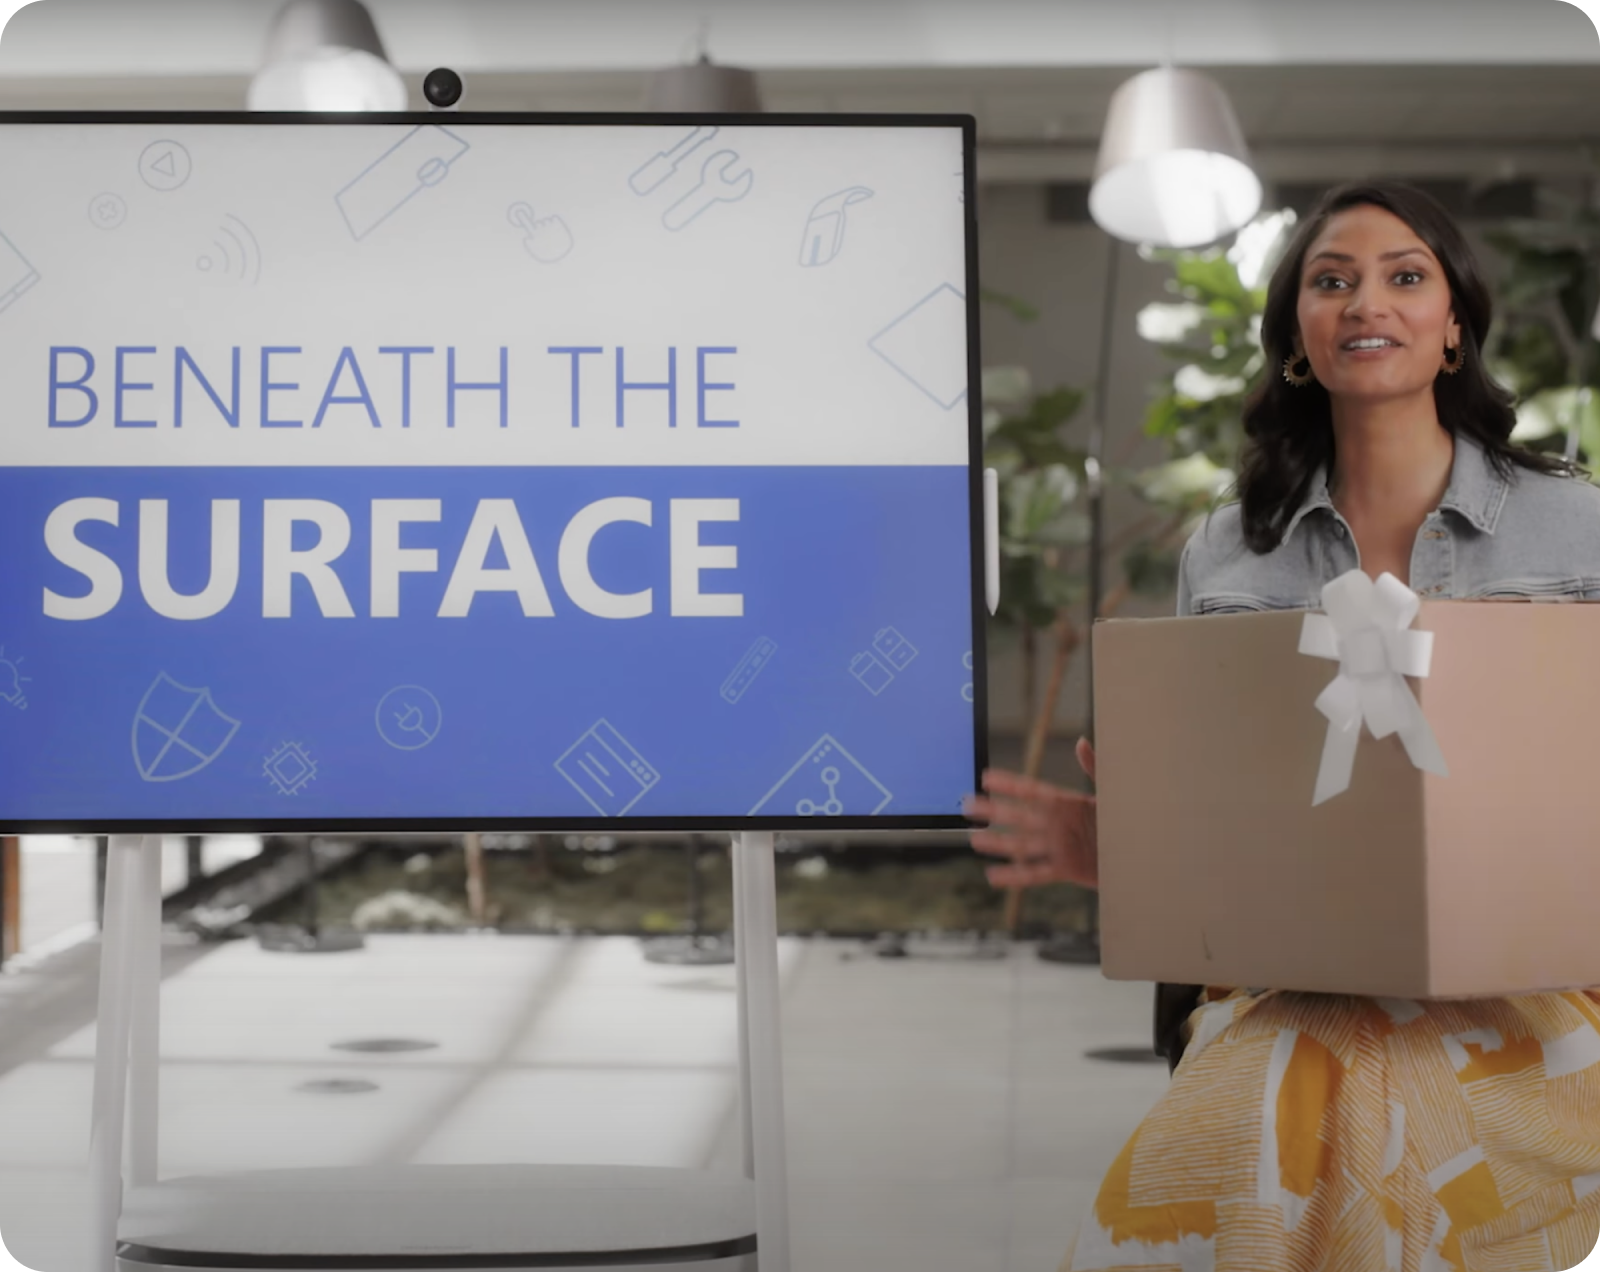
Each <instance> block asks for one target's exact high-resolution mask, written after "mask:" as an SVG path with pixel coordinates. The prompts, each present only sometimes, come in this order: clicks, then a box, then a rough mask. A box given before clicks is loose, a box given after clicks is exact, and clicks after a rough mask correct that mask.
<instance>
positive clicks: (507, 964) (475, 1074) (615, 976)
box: [0, 936, 1167, 1272]
mask: <svg viewBox="0 0 1600 1272" xmlns="http://www.w3.org/2000/svg"><path fill="white" fill-rule="evenodd" d="M87 953H88V952H87V951H79V957H80V962H82V960H83V957H84V956H85V955H86V954H87ZM169 954H170V955H172V956H173V963H174V967H175V968H177V970H174V971H172V972H171V973H170V974H169V975H168V977H167V979H166V980H165V982H164V984H163V990H162V1044H161V1050H162V1060H163V1063H162V1123H161V1124H162V1143H161V1167H162V1174H163V1176H164V1177H166V1176H173V1175H180V1174H207V1173H213V1172H223V1171H229V1170H237V1169H251V1168H265V1167H275V1166H311V1165H339V1164H355V1163H383V1162H426V1163H452V1162H510V1161H522V1162H567V1163H584V1162H610V1163H616V1164H641V1165H677V1166H688V1167H697V1168H708V1169H715V1170H727V1171H736V1170H737V1169H738V1160H739V1134H738V1127H737V1122H736V1120H735V1117H734V1106H735V1069H734V1055H735V1050H734V1048H735V1030H734V995H733V969H732V968H729V967H711V968H685V967H670V966H662V965H658V964H653V963H649V962H647V961H646V960H645V959H644V958H643V956H642V952H641V947H640V945H639V943H638V942H636V941H632V940H628V939H622V938H604V939H588V940H563V939H557V938H537V937H494V936H481V937H471V936H435V937H429V936H410V937H405V936H396V937H380V938H373V939H371V940H370V941H369V942H368V944H367V947H366V948H365V949H364V950H360V951H357V952H353V953H344V954H327V955H298V954H274V953H267V952H263V951H262V950H261V949H260V948H259V947H258V946H256V945H255V944H254V943H252V942H236V943H232V944H228V945H223V946H219V947H216V948H214V949H212V950H210V951H209V952H205V953H203V954H202V955H201V956H200V957H198V958H196V957H195V952H194V951H169ZM57 961H58V962H59V961H60V960H57ZM179 963H182V964H183V965H182V966H181V967H178V966H177V965H178V964H179ZM50 966H51V965H50V963H48V962H47V963H46V964H44V965H43V966H41V967H39V968H37V969H33V970H29V971H24V972H23V973H21V975H20V979H22V980H26V979H27V978H29V977H32V978H38V979H43V978H48V977H49V976H50V975H52V972H51V971H50ZM781 967H782V975H783V981H784V986H785V988H784V1001H783V1030H784V1066H785V1087H786V1107H787V1134H788V1163H789V1172H790V1205H791V1228H792V1247H793V1255H794V1268H795V1272H863V1270H867V1269H871V1270H872V1272H899V1270H900V1269H905V1270H907V1272H910V1270H911V1269H916V1272H945V1270H948V1272H1054V1269H1055V1268H1056V1266H1057V1264H1058V1263H1059V1261H1060V1259H1061V1257H1062V1255H1063V1253H1064V1252H1065V1250H1066V1248H1067V1246H1068V1244H1069V1242H1070V1239H1071V1234H1072V1232H1073V1230H1074V1228H1075V1226H1076V1223H1077V1219H1078V1216H1079V1215H1080V1214H1081V1212H1082V1210H1083V1208H1084V1207H1085V1206H1086V1205H1087V1204H1088V1202H1089V1200H1090V1199H1091V1197H1092V1195H1093V1191H1094V1188H1095V1186H1096V1184H1097V1182H1098V1179H1099V1177H1100V1175H1101V1173H1102V1172H1103V1171H1104V1169H1105V1168H1106V1166H1107V1165H1108V1164H1109V1163H1110V1160H1111V1158H1112V1157H1113V1156H1114V1155H1115V1154H1116V1152H1117V1151H1118V1149H1119V1148H1120V1147H1121V1145H1122V1143H1123V1141H1124V1140H1125V1139H1126V1137H1127V1135H1128V1134H1129V1133H1130V1132H1131V1131H1132V1130H1133V1128H1134V1126H1135V1125H1136V1124H1137V1122H1138V1121H1139V1119H1140V1117H1142V1116H1143V1114H1144V1113H1145V1111H1146V1110H1147V1109H1148V1108H1149V1107H1150V1105H1151V1104H1152V1103H1153V1102H1154V1101H1155V1100H1156V1099H1157V1098H1158V1097H1159V1096H1160V1095H1161V1093H1162V1091H1163V1090H1164V1089H1165V1088H1166V1085H1167V1075H1166V1068H1165V1066H1164V1065H1161V1064H1142V1065H1124V1064H1113V1063H1107V1062H1105V1061H1097V1060H1093V1059H1087V1058H1085V1057H1084V1054H1083V1053H1084V1052H1085V1051H1086V1050H1089V1049H1091V1048H1096V1047H1115V1046H1129V1047H1145V1046H1147V1045H1148V1035H1149V1012H1150V996H1149V995H1150V989H1149V986H1147V985H1143V984H1114V983H1111V982H1108V981H1106V980H1104V979H1103V978H1102V977H1101V976H1100V973H1099V971H1098V969H1094V968H1077V967H1064V966H1060V965H1056V964H1049V963H1044V962H1041V961H1040V960H1039V959H1038V958H1037V957H1036V956H1035V952H1034V950H1033V949H1032V948H1031V947H1028V946H1018V947H1014V948H1013V949H1011V950H1010V951H1009V956H1008V957H1006V958H1003V959H998V960H986V959H976V958H972V957H970V956H969V957H961V956H955V952H954V951H950V950H944V949H936V948H928V949H919V948H918V947H916V946H913V957H911V958H907V959H901V960H885V959H878V958H875V957H872V956H871V955H870V951H866V950H865V949H864V948H863V947H862V946H860V945H856V944H852V943H846V942H831V941H809V940H808V941H797V940H785V941H784V942H783V944H782V954H781ZM57 974H59V973H57ZM8 979H11V980H13V981H14V982H15V981H17V980H18V979H19V978H16V977H13V978H8ZM26 1001H27V1000H26V997H25V996H20V997H19V996H16V995H13V996H12V997H11V998H10V999H9V1000H6V999H0V1031H3V1032H4V1033H5V1034H6V1035H8V1036H10V1037H11V1038H13V1039H14V1038H15V1037H16V1034H15V1031H19V1030H23V1031H25V1030H27V1029H28V1028H29V1021H28V1019H27V1017H26V1015H25V1014H21V1013H20V1012H19V1011H18V1010H16V1008H17V1006H18V1005H19V1004H21V1003H24V1002H26ZM8 1002H9V1004H10V1006H11V1008H12V1010H11V1014H10V1015H9V1016H8V1015H7V1010H8ZM363 1038H412V1039H419V1040H423V1041H430V1042H434V1043H436V1044H437V1045H436V1046H435V1047H433V1048H432V1049H428V1050H422V1051H411V1052H397V1053H392V1054H376V1055H374V1054H360V1053H352V1052H347V1051H341V1050H335V1049H333V1044H335V1043H339V1042H342V1041H350V1040H356V1039H363ZM93 1049H94V1031H93V1026H92V1025H90V1026H86V1027H83V1028H79V1029H77V1030H76V1031H75V1032H71V1033H70V1034H69V1035H68V1036H66V1037H64V1038H62V1039H61V1040H60V1041H59V1042H57V1043H56V1044H55V1045H52V1046H49V1047H48V1049H47V1050H44V1051H43V1053H42V1054H38V1055H37V1056H35V1057H34V1058H32V1059H30V1060H28V1061H27V1062H25V1063H22V1064H20V1065H17V1066H16V1067H14V1068H12V1069H11V1070H10V1071H9V1072H6V1073H4V1074H3V1075H0V1233H3V1234H4V1242H5V1244H6V1245H7V1246H8V1247H9V1248H10V1250H11V1252H12V1253H13V1254H14V1255H15V1256H16V1258H17V1259H18V1260H20V1261H21V1262H22V1263H23V1264H24V1265H26V1266H29V1267H32V1268H36V1269H39V1270H40V1272H77V1269H76V1268H75V1267H73V1266H72V1265H73V1262H74V1260H73V1259H72V1258H71V1257H70V1255H69V1254H68V1252H69V1251H71V1250H73V1248H74V1247H73V1246H72V1244H71V1237H72V1234H73V1233H74V1231H75V1230H76V1229H77V1228H78V1227H79V1226H80V1225H81V1224H82V1222H83V1214H84V1211H83V1209H82V1207H83V1205H84V1198H85V1183H84V1169H85V1162H86V1156H87V1145H88V1138H89V1107H90V1089H91V1072H92V1063H91V1062H92V1057H93V1053H94V1051H93ZM339 1077H343V1078H362V1079H366V1080H368V1081H370V1082H371V1083H373V1084H375V1085H376V1089H375V1090H368V1091H364V1092H360V1093H352V1094H323V1093H316V1092H313V1091H309V1090H305V1089H302V1087H303V1084H305V1083H307V1082H315V1081H318V1080H324V1079H328V1078H339Z"/></svg>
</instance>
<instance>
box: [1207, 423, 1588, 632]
mask: <svg viewBox="0 0 1600 1272" xmlns="http://www.w3.org/2000/svg"><path fill="white" fill-rule="evenodd" d="M1327 477H1328V474H1327V471H1326V469H1323V470H1321V471H1319V473H1318V474H1317V477H1316V479H1315V480H1313V481H1312V483H1311V489H1310V494H1309V495H1308V496H1307V498H1306V501H1305V503H1304V504H1302V505H1301V506H1300V508H1299V510H1298V511H1297V512H1296V513H1295V514H1294V516H1293V517H1292V518H1291V519H1290V521H1289V525H1288V528H1287V529H1286V530H1285V531H1284V535H1283V539H1282V540H1281V541H1280V542H1279V544H1278V546H1277V547H1275V548H1274V549H1272V551H1270V552H1267V553H1264V554H1262V555H1259V556H1258V555H1257V554H1256V553H1254V552H1252V551H1251V550H1250V548H1249V547H1247V546H1246V544H1245V542H1244V537H1243V534H1242V527H1241V523H1240V516H1239V505H1238V504H1236V503H1235V504H1230V505H1228V506H1226V507H1223V508H1219V509H1218V510H1216V511H1215V512H1213V513H1212V514H1211V515H1210V517H1209V518H1207V520H1206V521H1205V522H1204V523H1203V524H1202V525H1201V527H1200V529H1199V530H1197V531H1195V533H1194V534H1193V535H1192V536H1191V537H1190V539H1189V542H1188V544H1187V545H1186V546H1185V547H1184V550H1183V558H1182V562H1181V564H1180V566H1179V570H1178V615H1179V616H1180V617H1185V616H1188V615H1199V614H1225V613H1246V612H1249V611H1251V610H1293V609H1320V608H1321V606H1322V587H1323V584H1325V583H1328V582H1331V581H1332V580H1333V579H1336V578H1338V577H1339V575H1341V574H1345V573H1347V572H1349V571H1350V570H1354V569H1358V568H1359V567H1360V564H1361V562H1360V558H1359V553H1358V552H1357V550H1356V543H1355V536H1354V535H1353V534H1352V533H1351V530H1350V526H1349V524H1348V523H1347V522H1346V521H1345V519H1344V518H1343V517H1342V516H1340V515H1339V513H1338V512H1337V511H1336V510H1335V509H1334V506H1333V502H1332V500H1330V499H1329V497H1328V482H1327ZM1409 582H1410V586H1411V590H1412V591H1414V592H1416V593H1417V594H1418V595H1419V596H1421V597H1422V598H1423V599H1424V600H1471V599H1481V598H1489V597H1495V598H1511V597H1527V598H1532V599H1550V600H1584V601H1600V486H1594V485H1591V484H1590V483H1589V482H1587V481H1585V480H1583V478H1581V477H1555V476H1547V475H1546V474H1544V473H1538V472H1534V471H1532V470H1531V469H1523V468H1517V469H1514V470H1513V473H1512V476H1511V477H1510V478H1509V479H1508V478H1505V477H1502V476H1500V474H1499V473H1498V472H1496V471H1495V469H1494V468H1493V466H1492V465H1491V464H1490V462H1489V457H1488V456H1487V454H1485V452H1484V450H1483V448H1482V447H1481V446H1479V445H1478V444H1477V443H1476V442H1474V441H1472V440H1471V439H1470V438H1468V437H1464V436H1458V437H1457V438H1456V443H1455V460H1454V463H1453V464H1452V467H1451V471H1450V485H1449V488H1448V489H1447V490H1446V491H1445V494H1444V498H1443V499H1442V500H1440V502H1439V506H1438V508H1436V509H1435V510H1434V511H1433V512H1431V513H1429V514H1428V518H1427V520H1426V521H1424V522H1423V523H1422V528H1421V529H1420V530H1419V531H1418V532H1417V538H1416V543H1415V544H1414V546H1413V547H1412V549H1411V578H1410V580H1409Z"/></svg>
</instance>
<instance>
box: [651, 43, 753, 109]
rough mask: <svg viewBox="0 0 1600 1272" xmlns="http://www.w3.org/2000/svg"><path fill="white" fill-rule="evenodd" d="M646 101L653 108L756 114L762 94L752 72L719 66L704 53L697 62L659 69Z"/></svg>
mask: <svg viewBox="0 0 1600 1272" xmlns="http://www.w3.org/2000/svg"><path fill="white" fill-rule="evenodd" d="M646 104H647V108H648V109H650V110H653V111H663V112H672V111H679V112H687V113H692V114H708V115H756V114H760V113H761V93H760V91H759V90H758V89H757V88H756V77H755V75H754V74H753V73H752V72H750V71H742V70H739V69H738V68H737V67H733V66H718V65H716V64H714V63H713V62H712V61H711V58H710V57H709V56H707V55H706V54H704V53H702V54H701V55H700V60H699V61H698V62H689V63H686V64H684V65H681V66H669V67H668V68H667V69H666V70H664V71H658V72H656V74H655V76H654V78H652V79H651V81H650V92H649V97H648V99H647V103H646Z"/></svg>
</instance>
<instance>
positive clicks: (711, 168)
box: [661, 150, 756, 230]
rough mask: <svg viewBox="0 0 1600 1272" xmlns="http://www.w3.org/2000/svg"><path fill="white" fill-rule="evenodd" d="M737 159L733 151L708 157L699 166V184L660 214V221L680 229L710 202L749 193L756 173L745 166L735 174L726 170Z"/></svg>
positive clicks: (727, 200)
mask: <svg viewBox="0 0 1600 1272" xmlns="http://www.w3.org/2000/svg"><path fill="white" fill-rule="evenodd" d="M738 162H739V156H738V154H737V153H736V152H735V151H732V150H718V151H717V152H715V153H714V154H712V155H709V156H707V158H706V161H705V164H704V165H703V166H702V167H701V169H700V183H699V184H698V185H697V186H695V188H694V189H693V190H690V191H689V193H688V194H686V195H684V196H683V197H682V198H681V199H679V200H678V201H677V202H676V203H674V204H673V205H672V206H671V207H670V208H668V209H667V210H666V211H665V212H663V213H662V214H661V224H663V225H664V226H666V227H667V228H668V229H669V230H681V229H683V227H684V226H686V225H688V224H689V222H690V221H693V220H694V219H695V218H696V217H697V216H699V215H700V214H701V213H702V212H704V211H705V210H706V209H707V208H709V207H710V206H711V205H712V204H713V203H737V202H738V201H739V200H740V199H742V198H744V196H745V195H747V194H749V193H750V187H751V186H753V185H754V184H755V180H756V179H755V174H754V173H753V172H751V171H750V169H748V168H746V169H745V170H744V171H743V172H741V173H740V174H739V175H738V176H737V177H730V176H729V175H728V170H729V169H730V168H732V167H733V165H734V164H736V163H738Z"/></svg>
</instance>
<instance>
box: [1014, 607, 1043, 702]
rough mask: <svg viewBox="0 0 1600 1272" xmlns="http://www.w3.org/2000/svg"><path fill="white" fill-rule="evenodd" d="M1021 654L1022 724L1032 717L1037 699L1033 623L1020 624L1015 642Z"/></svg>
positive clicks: (1037, 645)
mask: <svg viewBox="0 0 1600 1272" xmlns="http://www.w3.org/2000/svg"><path fill="white" fill-rule="evenodd" d="M1017 650H1018V652H1019V653H1020V654H1021V656H1022V715H1021V716H1020V717H1018V718H1019V719H1021V720H1022V722H1023V723H1024V724H1026V723H1027V722H1028V721H1030V720H1032V719H1033V711H1034V705H1035V704H1036V703H1037V702H1038V701H1039V642H1038V633H1037V632H1035V631H1034V628H1033V624H1032V623H1028V622H1024V623H1023V624H1022V638H1021V640H1019V641H1018V642H1017Z"/></svg>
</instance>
